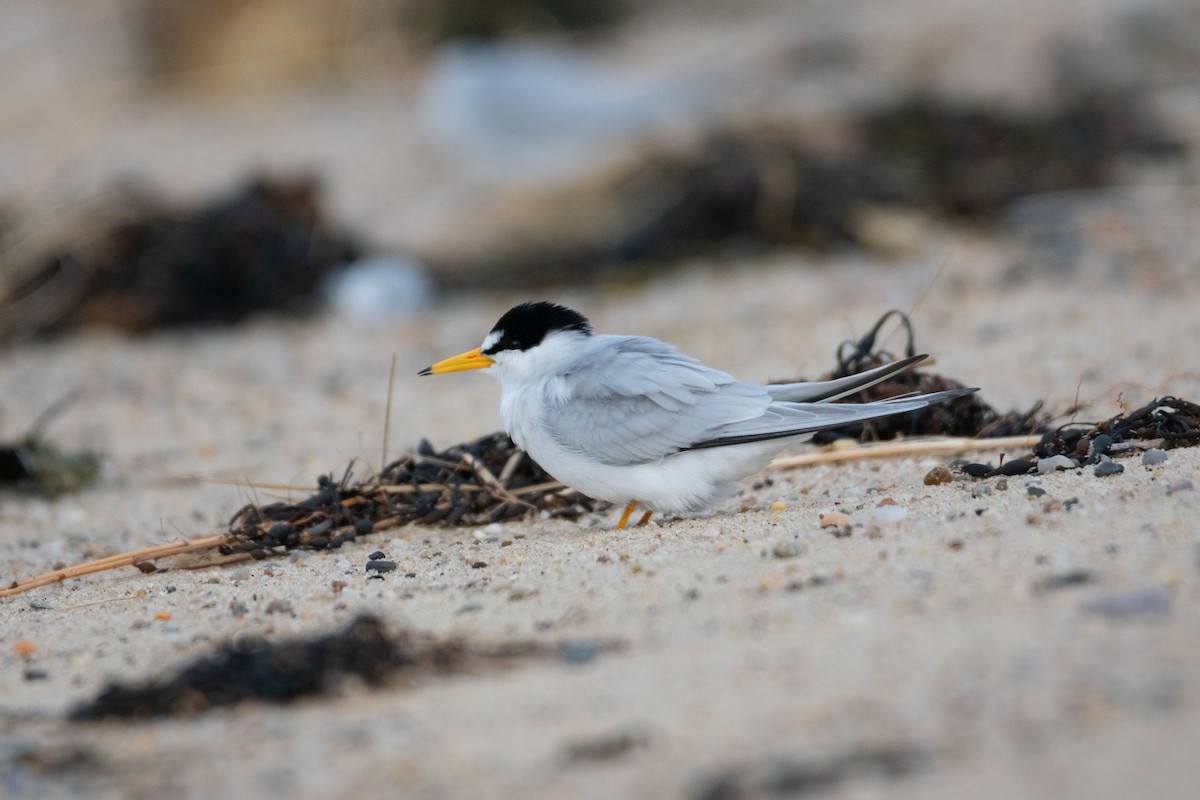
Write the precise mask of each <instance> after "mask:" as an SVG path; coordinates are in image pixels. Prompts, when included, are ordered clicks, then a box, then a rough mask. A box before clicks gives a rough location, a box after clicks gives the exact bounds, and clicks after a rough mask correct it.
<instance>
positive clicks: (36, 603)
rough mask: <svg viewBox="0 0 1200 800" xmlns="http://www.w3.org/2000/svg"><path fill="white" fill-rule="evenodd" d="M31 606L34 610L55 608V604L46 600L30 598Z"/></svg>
mask: <svg viewBox="0 0 1200 800" xmlns="http://www.w3.org/2000/svg"><path fill="white" fill-rule="evenodd" d="M29 607H30V608H32V609H33V610H34V611H49V610H50V609H52V608H54V604H53V603H50V602H48V601H46V600H30V601H29Z"/></svg>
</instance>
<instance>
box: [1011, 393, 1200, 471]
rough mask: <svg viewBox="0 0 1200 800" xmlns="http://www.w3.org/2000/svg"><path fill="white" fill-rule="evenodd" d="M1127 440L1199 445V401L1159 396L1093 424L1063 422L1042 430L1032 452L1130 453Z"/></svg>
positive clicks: (1169, 446)
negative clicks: (1044, 431) (1045, 430)
mask: <svg viewBox="0 0 1200 800" xmlns="http://www.w3.org/2000/svg"><path fill="white" fill-rule="evenodd" d="M1131 442H1140V443H1143V444H1147V446H1149V443H1153V446H1154V447H1158V448H1162V449H1163V450H1171V449H1173V448H1176V447H1195V446H1196V445H1197V444H1200V404H1197V403H1193V402H1190V401H1188V400H1181V399H1179V398H1178V397H1161V398H1156V399H1154V400H1151V401H1150V402H1149V403H1147V404H1146V405H1144V406H1142V407H1141V408H1137V409H1134V410H1133V411H1126V412H1122V413H1120V414H1117V415H1116V416H1114V417H1110V418H1109V419H1106V420H1104V421H1102V422H1098V423H1096V424H1095V425H1066V426H1063V427H1061V428H1057V429H1055V430H1053V431H1050V432H1048V433H1046V435H1045V436H1043V437H1042V441H1041V442H1039V443H1038V444H1037V445H1036V446H1035V447H1034V448H1033V452H1034V454H1035V455H1037V456H1039V457H1041V458H1047V457H1049V456H1055V455H1067V456H1072V457H1088V456H1099V455H1107V454H1111V455H1119V454H1120V453H1122V452H1133V451H1134V450H1135V448H1133V447H1121V445H1123V444H1124V445H1128V444H1129V443H1131Z"/></svg>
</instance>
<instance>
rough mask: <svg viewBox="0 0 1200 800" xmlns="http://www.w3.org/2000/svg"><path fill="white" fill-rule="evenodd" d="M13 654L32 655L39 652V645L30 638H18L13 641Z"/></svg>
mask: <svg viewBox="0 0 1200 800" xmlns="http://www.w3.org/2000/svg"><path fill="white" fill-rule="evenodd" d="M12 651H13V655H15V656H26V657H28V656H31V655H33V654H34V653H36V652H37V645H36V644H34V643H33V642H31V641H29V640H28V639H17V640H16V641H15V642H13V647H12Z"/></svg>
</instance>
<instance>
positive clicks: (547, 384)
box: [419, 302, 976, 530]
mask: <svg viewBox="0 0 1200 800" xmlns="http://www.w3.org/2000/svg"><path fill="white" fill-rule="evenodd" d="M926 357H927V356H924V355H919V356H913V357H911V358H906V359H903V360H900V361H895V362H893V363H891V364H885V365H883V366H881V367H876V368H875V369H871V370H867V371H865V372H860V373H858V374H857V375H850V376H847V377H844V378H838V379H835V380H830V381H812V382H804V383H783V384H767V385H763V384H758V383H750V382H748V381H742V380H738V379H736V378H734V377H733V376H731V375H729V374H727V373H725V372H721V371H720V370H716V369H713V368H712V367H708V366H706V365H704V364H703V363H701V362H700V361H698V360H696V359H694V358H691V357H689V356H686V355H683V354H682V353H680V352H679V351H678V350H676V349H675V347H673V346H672V345H670V344H667V343H666V342H661V341H659V340H658V339H652V338H650V337H647V336H613V335H606V334H598V333H593V332H592V326H591V324H590V323H589V322H588V320H587V319H586V318H585V317H584V316H583V315H582V314H580V313H579V312H577V311H573V310H572V309H570V308H567V307H565V306H561V305H557V304H555V303H550V302H531V303H523V304H521V305H518V306H516V307H514V308H512V309H510V310H509V311H508V312H506V313H505V314H504V316H502V317H501V318H500V321H499V322H497V323H496V324H495V326H494V327H493V328H492V330H491V332H490V333H488V335H487V336H486V337H484V340H483V343H482V344H481V345H480V346H479V347H477V348H475V349H473V350H468V351H467V352H465V353H462V354H460V355H457V356H453V357H452V358H447V359H445V360H444V361H439V362H438V363H436V364H434V365H432V366H430V367H426V368H425V369H423V370H421V372H420V373H419V374H420V375H440V374H443V373H447V372H462V371H465V370H473V369H483V370H487V371H488V372H489V373H491V374H492V375H493V376H494V377H495V378H496V379H497V380H498V381H499V382H500V391H501V397H500V415H501V417H502V418H503V420H504V429H505V431H506V432H507V433H508V435H509V436H510V437H512V440H513V441H514V442H516V443H517V446H519V447H520V448H521V449H522V450H524V451H525V452H526V453H528V454H529V456H530V457H531V458H533V459H534V460H535V461H536V462H537V463H538V464H540V465H541V466H542V468H544V469H545V470H546V472H548V473H550V474H551V475H552V476H554V478H555V479H556V480H558V481H560V482H562V483H564V484H566V485H567V486H569V487H571V488H572V489H575V490H576V491H578V492H581V493H582V494H585V495H588V496H589V497H594V498H596V499H599V500H606V501H608V502H610V503H613V504H614V505H617V506H625V511H624V513H623V514H622V515H621V519H620V522H618V523H617V529H618V530H620V529H623V528H624V527H625V525H626V523H628V522H629V518H630V515H632V514H633V512H634V510H635V509H637V507H638V506H639V505H641V506H643V507H644V508H645V509H646V512H645V514H643V516H642V518H641V521H640V522H639V523H638V524H639V525H644V524H645V523H646V522H648V521H649V519H650V517H651V515H652V514H654V513H655V512H659V513H664V514H685V513H695V512H699V511H704V510H706V509H708V508H709V507H710V506H711V505H712V504H713V502H714V501H716V500H718V499H720V498H722V497H724V496H726V495H727V494H729V493H730V492H731V491H732V490H733V487H734V483H735V482H736V481H738V480H740V479H741V478H744V477H746V476H748V475H751V474H753V473H755V472H758V471H759V470H761V469H762V468H763V467H764V466H766V465H767V463H768V462H770V461H771V459H772V458H774V457H775V456H776V455H778V454H779V452H781V451H782V450H783V449H784V448H786V447H787V446H788V445H790V444H792V443H794V442H798V441H804V440H806V439H808V438H811V437H812V435H813V434H814V433H816V432H817V431H820V430H824V429H826V428H839V427H842V426H844V425H849V424H852V423H855V422H861V421H863V420H867V419H874V418H876V417H884V416H889V415H891V414H902V413H904V412H906V411H915V410H917V409H920V408H924V407H926V406H928V405H930V404H933V403H941V402H944V401H947V400H951V399H953V398H955V397H960V396H962V395H965V394H969V393H971V392H974V391H976V390H975V389H952V390H949V391H942V392H934V393H931V394H922V395H906V396H902V397H896V398H890V399H887V400H880V401H876V402H870V403H833V402H831V401H833V400H838V399H840V398H843V397H846V396H847V395H850V394H853V393H854V392H857V391H859V390H860V389H864V388H866V387H868V386H871V385H873V384H876V383H878V382H880V381H883V380H886V379H887V378H889V377H891V376H892V375H895V374H897V373H900V372H903V371H904V370H907V369H909V368H911V367H912V366H913V365H915V364H916V363H918V362H919V361H921V360H923V359H925V358H926Z"/></svg>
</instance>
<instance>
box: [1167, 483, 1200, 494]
mask: <svg viewBox="0 0 1200 800" xmlns="http://www.w3.org/2000/svg"><path fill="white" fill-rule="evenodd" d="M1194 488H1196V487H1195V486H1194V485H1193V484H1192V482H1191V481H1188V480H1182V481H1179V482H1178V483H1172V484H1171V485H1170V486H1168V487H1167V497H1170V496H1171V495H1173V494H1175V493H1176V492H1190V491H1191V490H1192V489H1194Z"/></svg>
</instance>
